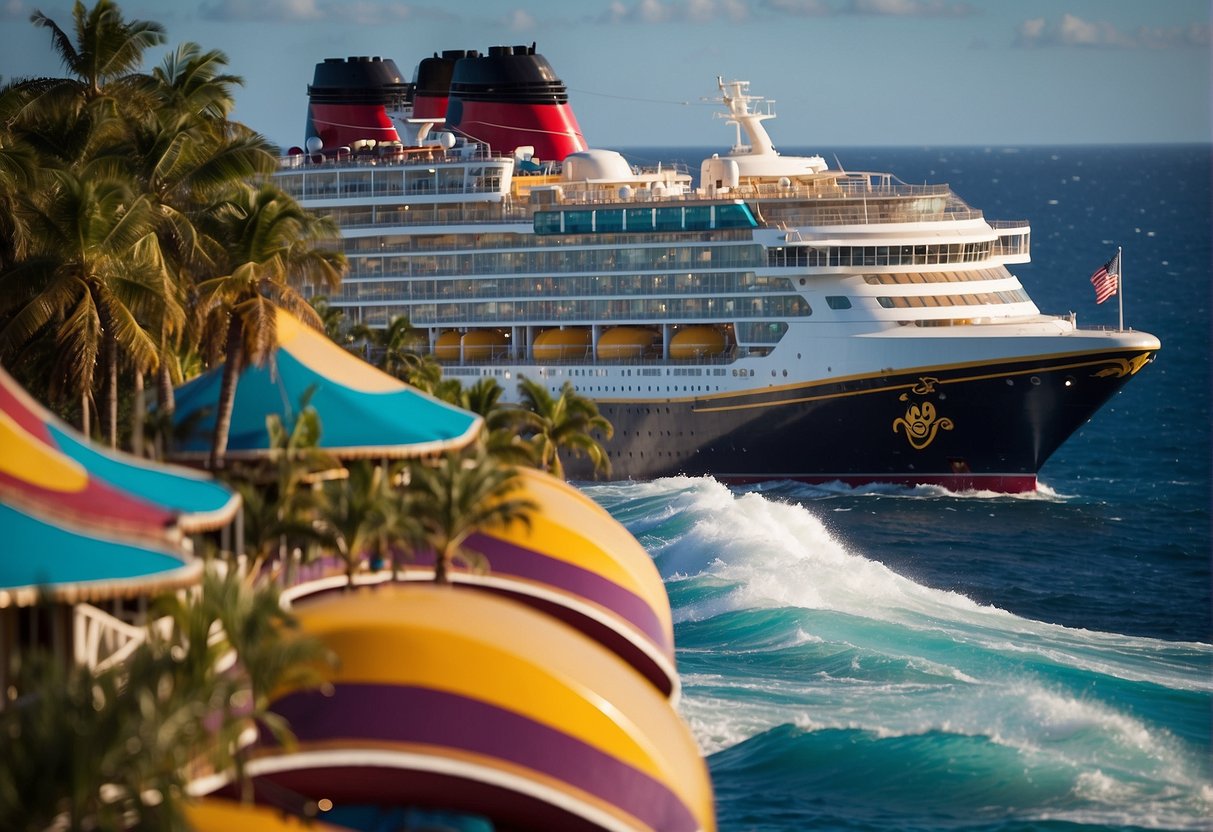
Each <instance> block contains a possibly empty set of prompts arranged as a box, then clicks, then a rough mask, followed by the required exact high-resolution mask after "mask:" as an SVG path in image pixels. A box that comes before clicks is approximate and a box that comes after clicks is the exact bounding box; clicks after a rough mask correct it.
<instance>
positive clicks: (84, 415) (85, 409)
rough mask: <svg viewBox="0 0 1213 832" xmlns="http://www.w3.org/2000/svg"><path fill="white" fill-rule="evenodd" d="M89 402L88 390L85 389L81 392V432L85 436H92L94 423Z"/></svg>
mask: <svg viewBox="0 0 1213 832" xmlns="http://www.w3.org/2000/svg"><path fill="white" fill-rule="evenodd" d="M88 403H89V397H88V391H87V390H85V391H83V392H81V393H80V432H81V433H83V434H84V435H85V436H87V437H89V438H92V432H93V423H92V419H90V418H89V417H90V415H91V413H90V411H89V406H88Z"/></svg>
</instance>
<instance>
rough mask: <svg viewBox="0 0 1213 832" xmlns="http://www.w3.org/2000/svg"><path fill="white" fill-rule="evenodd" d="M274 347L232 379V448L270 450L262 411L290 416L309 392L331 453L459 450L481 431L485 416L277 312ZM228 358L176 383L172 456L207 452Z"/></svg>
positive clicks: (250, 453) (235, 454)
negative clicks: (433, 393) (381, 367)
mask: <svg viewBox="0 0 1213 832" xmlns="http://www.w3.org/2000/svg"><path fill="white" fill-rule="evenodd" d="M277 330H278V346H277V348H276V349H275V350H274V351H273V353H272V355H271V357H270V360H269V361H267V362H266V364H265V366H261V367H257V366H250V367H247V368H246V369H245V370H244V371H243V372H242V373H241V374H240V378H239V380H238V382H237V387H236V400H235V406H234V408H233V412H232V423H231V428H230V432H229V437H228V447H227V456H228V457H229V458H233V459H249V458H255V457H259V456H263V455H264V454H266V453H267V452H268V451H269V449H270V437H269V432H268V430H267V428H266V417H268V416H270V415H278V416H279V417H281V418H283V419H284V421H289V420H290V417H291V415H292V414H293V412H294V410H295V409H296V408H297V407H298V406H299V402H300V401H301V400H302V399H303V398H304V397H305V396H306V395H307V394H308V392H309V391H311V393H312V395H311V399H310V403H311V406H312V407H314V408H315V409H316V412H317V413H318V414H319V416H320V424H321V435H320V442H319V447H320V448H321V449H323V450H325V451H328V452H329V453H330V454H332V455H334V456H337V457H341V458H346V459H351V458H359V457H370V458H391V459H400V458H408V457H418V456H427V455H431V454H436V453H441V452H443V451H447V450H452V449H458V448H462V447H464V446H466V445H468V444H470V443H471V442H472V441H473V440H474V439H475V437H476V434H477V433H478V432H479V431H480V426H481V419H480V417H479V416H477V415H475V414H473V413H469V412H467V411H465V410H461V409H460V408H457V407H454V406H453V405H449V404H447V403H445V402H442V401H439V400H438V399H435V398H433V397H432V396H429V395H426V394H425V393H422V392H421V391H420V390H417V389H415V388H413V387H410V386H409V385H407V384H405V383H404V382H402V381H400V380H399V379H396V378H393V377H392V376H390V375H388V374H387V373H384V372H382V371H380V370H378V369H376V368H375V367H372V366H371V365H370V364H367V363H366V362H365V361H362V360H361V359H359V358H358V357H356V356H354V355H351V354H350V353H348V352H346V351H345V350H343V349H342V348H341V347H339V346H337V345H336V344H334V343H333V342H332V341H330V340H329V339H328V338H326V337H325V336H324V335H323V333H320V332H317V331H315V330H314V329H312V328H310V327H308V326H306V325H304V324H303V323H301V322H300V321H299V320H297V319H296V318H294V317H292V316H291V315H289V314H287V313H286V312H283V311H281V310H279V312H278V317H277ZM222 380H223V367H222V365H220V366H218V367H215V368H213V369H211V370H210V371H208V372H206V373H204V374H202V375H200V376H198V377H197V378H195V379H192V380H190V381H189V382H186V383H185V384H183V385H182V386H181V387H179V388H177V395H176V400H177V401H176V411H175V413H174V416H173V421H174V425H175V426H176V427H177V428H179V429H181V428H184V427H185V426H188V429H187V430H186V432H187V434H188V435H186V436H184V437H181V438H179V439H178V441H177V446H176V448H175V450H174V452H173V456H174V457H175V458H177V459H183V460H201V459H205V458H206V457H207V455H208V454H209V453H210V447H211V437H212V434H213V431H214V425H215V412H216V411H217V409H218V403H219V388H220V385H221V383H222Z"/></svg>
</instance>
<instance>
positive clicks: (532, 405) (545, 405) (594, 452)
mask: <svg viewBox="0 0 1213 832" xmlns="http://www.w3.org/2000/svg"><path fill="white" fill-rule="evenodd" d="M518 390H519V392H520V393H521V394H522V408H523V410H524V412H525V414H526V415H525V416H524V417H523V424H524V426H525V428H526V429H527V430H529V432H530V435H531V443H532V444H533V445H534V446H535V450H536V453H537V454H538V458H539V467H540V468H542V469H543V470H545V471H549V472H551V473H552V474H554V475H555V476H557V477H560V478H561V479H563V478H564V462H563V461H562V460H561V456H560V455H561V452H562V451H567V452H568V453H570V454H572V455H574V456H586V457H588V458H589V460H590V462H591V463H592V464H593V466H594V472H595V473H602V474H605V475H608V476H609V475H610V472H611V461H610V459H609V458H608V457H607V454H606V449H605V448H604V447H603V446H602V443H601V442H599V441H598V439H596V438H595V436H594V434H595V433H598V434H600V435H602V436H603V437H604V438H606V439H610V438H611V436H612V434H613V433H614V428H613V427H612V426H611V423H610V422H609V421H608V420H607V419H606V418H605V417H604V416H602V415H601V414H599V412H598V405H596V404H594V402H593V401H592V400H591V399H587V398H586V397H585V396H582V395H580V394H579V393H577V391H576V390H574V389H573V384H572V382H569V381H566V382H565V383H564V386H562V387H561V388H560V394H559V395H557V396H553V395H552V394H551V393H550V392H549V391H548V389H547V388H546V387H544V386H543V385H542V384H539V383H538V382H536V381H532V380H531V379H528V378H522V379H520V380H519V383H518Z"/></svg>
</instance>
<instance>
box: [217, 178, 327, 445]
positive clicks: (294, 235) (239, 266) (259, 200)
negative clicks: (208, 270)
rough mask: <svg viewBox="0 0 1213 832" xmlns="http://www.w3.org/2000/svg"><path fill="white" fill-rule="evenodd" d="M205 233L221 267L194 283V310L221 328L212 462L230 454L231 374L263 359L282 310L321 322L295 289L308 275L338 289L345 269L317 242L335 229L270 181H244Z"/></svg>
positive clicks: (315, 323)
mask: <svg viewBox="0 0 1213 832" xmlns="http://www.w3.org/2000/svg"><path fill="white" fill-rule="evenodd" d="M206 225H207V229H208V233H209V234H210V236H211V238H212V239H213V240H215V241H218V242H221V243H222V244H223V247H224V250H225V252H226V258H225V261H224V268H223V272H222V273H221V274H220V275H219V276H218V277H213V278H210V279H208V280H204V281H202V282H201V283H199V284H198V297H199V314H200V316H201V318H202V319H203V320H205V321H207V323H208V325H209V326H210V327H211V328H212V329H213V331H214V332H215V334H216V335H218V334H219V333H220V332H222V333H224V335H223V336H222V337H223V355H224V361H225V364H224V370H223V379H222V382H221V385H220V392H219V403H218V411H217V413H216V416H215V435H214V439H213V442H212V445H211V456H210V467H211V468H212V469H214V468H219V467H221V466H222V464H223V461H224V456H225V454H226V452H227V440H228V431H229V428H230V426H231V418H232V406H233V404H234V402H235V396H236V379H237V377H238V376H239V374H240V372H241V371H242V370H243V369H244V368H245V366H247V364H248V363H255V364H260V363H262V362H263V361H265V359H266V358H267V357H268V356H269V354H270V353H271V352H272V351H273V349H274V348H275V347H276V346H277V344H278V334H277V317H276V312H277V310H278V309H279V308H282V309H285V310H287V311H288V312H291V313H292V314H294V315H296V316H297V317H299V318H301V319H303V321H304V322H306V323H308V324H309V325H311V326H314V327H316V328H317V329H318V328H319V327H320V324H321V322H320V319H319V316H318V315H317V314H316V311H315V310H314V309H312V307H311V306H310V305H309V304H308V302H307V300H306V299H305V298H304V296H303V295H302V294H301V293H300V291H299V290H298V289H297V288H296V285H298V283H299V282H300V281H304V280H312V281H314V282H316V283H318V284H321V285H325V286H328V287H330V288H335V287H336V286H337V285H338V283H339V281H340V279H341V274H342V271H343V270H344V267H345V257H344V255H342V254H341V253H340V252H337V251H333V250H330V249H323V248H319V247H316V246H315V244H316V243H320V242H323V241H325V240H329V239H333V238H335V236H336V228H335V226H334V225H333V224H332V223H331V222H330V221H328V220H322V219H319V218H317V217H315V216H314V215H312V214H311V213H309V212H307V211H305V210H304V209H303V208H301V207H300V206H299V204H298V203H297V202H296V201H295V200H294V199H292V198H291V197H290V196H288V195H287V194H285V193H284V192H283V191H282V190H281V189H280V188H278V187H277V186H275V185H273V184H269V183H266V184H262V185H259V186H254V185H242V186H238V187H236V188H234V189H233V192H232V193H231V194H230V195H229V196H228V197H227V198H225V199H223V200H221V201H219V202H217V203H216V204H215V205H213V206H211V208H210V209H208V212H207V217H206Z"/></svg>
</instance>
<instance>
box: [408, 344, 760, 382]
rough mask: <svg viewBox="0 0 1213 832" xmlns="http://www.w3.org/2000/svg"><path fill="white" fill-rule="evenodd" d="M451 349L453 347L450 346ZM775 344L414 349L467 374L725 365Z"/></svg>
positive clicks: (449, 371)
mask: <svg viewBox="0 0 1213 832" xmlns="http://www.w3.org/2000/svg"><path fill="white" fill-rule="evenodd" d="M448 349H451V348H448ZM476 349H477V350H479V351H483V350H484V349H485V348H484V347H476ZM771 349H772V347H769V346H758V345H755V346H739V345H732V346H729V347H726V348H725V349H723V350H721V351H720V352H716V353H711V354H704V355H699V356H692V357H686V358H663V357H662V356H661V355H660V354H656V353H652V354H645V355H641V356H635V357H624V358H603V357H600V356H597V355H596V354H595V351H594V349H593V347H586V348H585V349H584V350H579V349H574V348H569V347H563V348H562V349H561V355H560V356H558V357H553V358H534V357H526V356H523V355H511V353H510V349H509V347H501V348H494V349H492V350H491V351H490V354H489V355H488V356H482V357H478V358H463V359H459V358H451V357H445V358H438V354H437V350H433V349H425V348H421V349H417V350H413V352H415V353H416V354H417V355H422V356H429V357H431V358H434V359H436V360H437V361H438V363H439V365H440V366H441V367H442V368H443V372H444V373H446V374H448V375H467V373H466V372H460V371H461V370H462V369H463V368H467V367H475V368H477V369H479V368H483V367H500V366H501V365H503V364H511V365H514V366H518V365H522V366H548V365H555V366H569V365H575V364H593V365H595V366H600V367H619V366H627V367H633V366H638V365H639V366H646V367H657V366H663V367H675V368H677V367H710V366H715V367H719V366H722V365H726V364H732V363H734V362H735V361H737V360H738V359H739V358H750V357H760V356H765V355H769V354H770V352H771Z"/></svg>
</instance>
